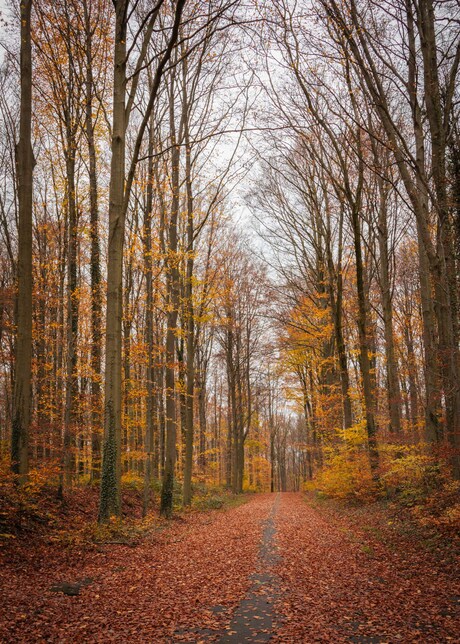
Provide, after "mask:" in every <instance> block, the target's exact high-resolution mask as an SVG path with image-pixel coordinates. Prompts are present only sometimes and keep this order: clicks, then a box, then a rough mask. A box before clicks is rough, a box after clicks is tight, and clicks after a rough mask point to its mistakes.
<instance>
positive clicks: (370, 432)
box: [351, 208, 379, 478]
mask: <svg viewBox="0 0 460 644" xmlns="http://www.w3.org/2000/svg"><path fill="white" fill-rule="evenodd" d="M351 210H352V212H351V217H352V227H353V241H354V248H355V259H356V285H357V291H358V332H359V357H360V365H361V376H362V382H363V392H364V405H365V408H366V429H367V440H368V445H369V461H370V466H371V470H372V475H373V477H374V478H378V467H379V452H378V448H377V426H376V422H375V415H374V407H375V403H374V393H373V391H372V383H371V366H370V360H369V344H368V330H367V303H366V294H365V289H364V266H363V258H362V249H361V230H360V228H361V227H360V224H359V213H358V211H357V209H356V208H352V209H351Z"/></svg>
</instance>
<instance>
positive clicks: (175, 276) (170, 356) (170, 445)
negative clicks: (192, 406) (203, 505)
mask: <svg viewBox="0 0 460 644" xmlns="http://www.w3.org/2000/svg"><path fill="white" fill-rule="evenodd" d="M174 73H175V72H174V70H173V71H172V75H171V87H170V128H171V147H172V150H171V185H172V203H171V213H170V219H169V226H168V255H167V270H166V289H167V302H168V314H167V329H166V368H165V385H166V449H165V467H164V472H163V483H162V488H161V506H160V512H161V514H162V515H163V516H166V517H170V516H171V514H172V510H173V494H174V468H175V464H176V391H175V389H176V335H177V317H178V313H179V286H180V274H179V267H178V257H177V250H178V248H177V246H178V244H177V242H178V234H177V229H178V217H179V197H180V195H179V190H180V177H179V162H180V147H179V145H178V141H177V137H176V130H175V120H174V119H175V115H174Z"/></svg>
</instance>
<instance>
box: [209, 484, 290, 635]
mask: <svg viewBox="0 0 460 644" xmlns="http://www.w3.org/2000/svg"><path fill="white" fill-rule="evenodd" d="M279 497H280V495H279V494H277V495H276V496H275V500H274V502H273V506H272V509H271V512H270V516H269V517H268V519H267V521H266V523H265V526H264V529H263V532H262V542H261V545H260V550H259V557H258V562H257V570H256V572H255V573H254V574H252V575H251V578H250V580H251V588H250V589H249V593H248V594H247V595H246V597H245V598H244V599H243V600H242V601H241V602H240V603H239V605H238V608H237V609H236V611H235V614H234V615H233V618H232V621H231V623H230V626H229V627H228V628H227V630H226V632H225V634H223V635H221V637H220V638H219V640H218V642H219V644H240V643H241V644H242V643H243V642H253V643H254V644H262V643H263V642H268V641H269V640H270V639H271V637H272V635H273V627H274V625H273V623H274V620H275V611H274V601H275V599H276V598H277V597H278V590H277V587H278V586H279V578H278V576H277V574H276V573H275V571H274V567H275V566H276V564H277V563H278V562H279V557H278V552H277V548H276V545H275V535H276V515H277V512H278V507H279Z"/></svg>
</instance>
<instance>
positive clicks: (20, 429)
mask: <svg viewBox="0 0 460 644" xmlns="http://www.w3.org/2000/svg"><path fill="white" fill-rule="evenodd" d="M31 12H32V0H22V1H21V3H20V20H21V27H20V34H21V52H20V83H21V98H20V118H19V141H18V146H17V175H18V202H19V225H18V259H17V289H18V290H17V293H18V295H17V307H16V311H17V313H16V329H17V330H16V341H15V371H14V386H13V411H12V438H11V462H12V467H13V471H14V472H15V473H17V474H18V475H19V478H20V481H22V482H24V481H25V480H26V478H27V475H28V470H29V455H28V452H29V425H30V393H31V384H32V383H31V375H32V369H31V367H32V198H33V183H32V182H33V168H34V163H35V161H34V155H33V151H32V38H31Z"/></svg>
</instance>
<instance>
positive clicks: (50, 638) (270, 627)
mask: <svg viewBox="0 0 460 644" xmlns="http://www.w3.org/2000/svg"><path fill="white" fill-rule="evenodd" d="M357 527H359V526H357ZM353 528H354V526H352V525H348V527H347V525H346V523H345V524H344V523H343V522H341V521H338V522H335V520H332V519H330V518H327V517H325V516H323V513H322V512H320V511H318V510H315V509H312V508H311V507H309V505H308V504H307V503H306V502H305V500H304V499H303V498H302V497H301V495H296V494H280V495H269V494H266V495H256V496H254V497H253V498H251V499H250V500H249V501H248V502H247V503H245V504H244V505H241V506H239V507H237V508H233V509H230V510H226V511H217V512H212V513H208V514H205V513H203V514H199V513H197V514H192V515H189V516H187V517H186V519H185V520H176V521H173V522H172V524H170V525H169V526H168V527H166V528H165V529H163V530H161V531H156V532H154V533H152V536H151V539H150V540H148V541H146V542H144V543H142V545H138V546H137V547H135V548H130V547H128V546H124V545H121V546H120V545H117V546H114V545H105V546H97V547H94V548H93V549H92V550H90V551H88V550H84V549H82V550H81V551H79V550H78V548H72V549H70V550H69V549H68V548H67V549H66V548H62V547H61V548H58V547H57V546H56V544H53V543H43V544H41V545H40V546H39V547H36V548H35V549H34V550H33V551H32V550H31V549H30V548H27V547H24V549H23V551H20V552H19V553H18V551H16V554H15V556H10V557H9V556H8V555H7V556H5V557H4V561H3V567H2V568H1V571H0V574H1V577H0V582H1V585H2V590H1V595H2V613H3V615H1V616H0V641H1V642H8V643H9V642H27V643H29V642H34V643H35V642H53V643H54V642H60V643H67V642H76V641H78V642H82V643H86V642H89V643H91V642H118V643H121V644H124V643H125V642H130V643H131V642H134V643H138V642H139V643H141V642H142V643H143V644H144V643H145V644H148V643H153V644H161V643H163V642H164V643H168V644H173V643H176V642H177V643H179V642H189V643H192V642H195V643H197V642H220V643H221V644H240V643H241V644H243V643H245V642H254V643H256V642H267V641H273V642H286V643H293V644H294V643H295V644H298V643H301V642H305V643H309V642H369V643H371V642H423V643H424V644H425V643H429V642H433V643H434V642H460V614H459V597H460V588H459V577H458V572H457V571H458V568H455V567H452V568H451V569H450V570H449V569H446V567H445V566H444V569H443V570H442V569H441V568H440V567H439V566H437V565H436V563H435V562H434V560H433V559H432V558H430V557H429V556H425V555H424V556H423V557H420V556H419V554H417V552H418V551H417V549H414V550H410V551H407V550H406V549H405V550H401V551H398V549H397V548H396V549H395V548H394V547H393V548H392V549H390V548H389V547H387V544H382V543H380V544H379V543H376V544H374V546H373V549H370V548H369V546H366V547H363V543H362V541H360V539H359V538H357V537H356V535H355V534H354V532H353ZM79 579H90V580H91V583H89V584H87V585H84V586H83V587H82V589H81V592H80V594H79V595H78V596H75V597H69V596H66V595H63V594H61V593H56V592H52V591H51V590H50V588H51V587H52V586H53V585H54V584H56V583H59V582H62V581H75V580H79Z"/></svg>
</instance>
